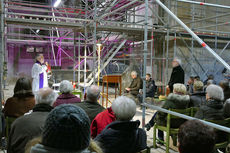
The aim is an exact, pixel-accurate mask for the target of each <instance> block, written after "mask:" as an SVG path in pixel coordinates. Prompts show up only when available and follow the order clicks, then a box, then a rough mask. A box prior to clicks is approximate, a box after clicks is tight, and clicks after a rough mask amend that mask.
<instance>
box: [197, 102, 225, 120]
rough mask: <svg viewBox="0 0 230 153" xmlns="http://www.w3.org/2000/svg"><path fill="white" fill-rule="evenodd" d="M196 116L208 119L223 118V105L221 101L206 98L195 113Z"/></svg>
mask: <svg viewBox="0 0 230 153" xmlns="http://www.w3.org/2000/svg"><path fill="white" fill-rule="evenodd" d="M195 117H196V118H199V119H208V120H222V119H224V105H223V103H222V102H221V101H216V100H208V101H207V103H206V105H202V106H201V107H200V109H199V110H198V111H197V113H196V114H195Z"/></svg>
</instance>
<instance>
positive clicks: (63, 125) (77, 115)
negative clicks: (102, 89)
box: [31, 104, 102, 153]
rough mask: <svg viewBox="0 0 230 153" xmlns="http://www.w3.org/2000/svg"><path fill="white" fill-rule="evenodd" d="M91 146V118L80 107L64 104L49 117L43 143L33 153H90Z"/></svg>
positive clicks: (44, 130) (56, 108) (32, 150)
mask: <svg viewBox="0 0 230 153" xmlns="http://www.w3.org/2000/svg"><path fill="white" fill-rule="evenodd" d="M89 145H90V120H89V117H88V116H87V114H86V113H85V111H84V110H83V109H81V108H80V107H77V106H75V105H71V104H63V105H60V106H58V107H55V109H53V110H52V111H51V112H50V114H49V115H48V117H47V119H46V122H45V125H44V128H43V132H42V140H41V143H40V144H36V145H35V146H33V147H32V149H31V153H77V152H79V153H80V152H81V153H88V152H90V151H89V148H88V147H89ZM95 145H96V144H95ZM100 152H102V151H100Z"/></svg>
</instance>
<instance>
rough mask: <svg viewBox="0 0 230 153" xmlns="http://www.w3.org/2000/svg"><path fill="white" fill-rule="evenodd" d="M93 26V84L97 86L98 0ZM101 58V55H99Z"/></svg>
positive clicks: (95, 2)
mask: <svg viewBox="0 0 230 153" xmlns="http://www.w3.org/2000/svg"><path fill="white" fill-rule="evenodd" d="M93 20H94V22H93V26H94V31H93V43H94V44H93V57H94V58H93V84H95V71H94V69H96V56H97V54H96V51H97V0H94V17H93ZM98 56H99V55H98Z"/></svg>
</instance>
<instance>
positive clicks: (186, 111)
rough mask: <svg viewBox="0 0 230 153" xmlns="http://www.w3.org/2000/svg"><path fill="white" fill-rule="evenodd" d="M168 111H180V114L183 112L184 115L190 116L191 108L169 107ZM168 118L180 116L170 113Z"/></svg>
mask: <svg viewBox="0 0 230 153" xmlns="http://www.w3.org/2000/svg"><path fill="white" fill-rule="evenodd" d="M169 110H170V111H173V112H177V113H180V114H184V115H187V116H190V115H191V108H186V109H169ZM168 115H169V116H170V119H175V118H180V117H177V116H174V115H170V114H168Z"/></svg>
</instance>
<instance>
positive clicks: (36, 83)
mask: <svg viewBox="0 0 230 153" xmlns="http://www.w3.org/2000/svg"><path fill="white" fill-rule="evenodd" d="M46 70H47V67H46V65H40V64H38V63H35V64H34V65H33V67H32V78H33V83H32V90H33V93H34V94H35V93H36V92H37V91H38V90H39V89H40V74H42V73H43V85H42V87H41V88H44V87H48V78H47V73H46Z"/></svg>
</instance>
